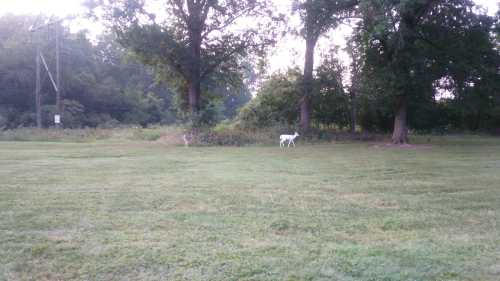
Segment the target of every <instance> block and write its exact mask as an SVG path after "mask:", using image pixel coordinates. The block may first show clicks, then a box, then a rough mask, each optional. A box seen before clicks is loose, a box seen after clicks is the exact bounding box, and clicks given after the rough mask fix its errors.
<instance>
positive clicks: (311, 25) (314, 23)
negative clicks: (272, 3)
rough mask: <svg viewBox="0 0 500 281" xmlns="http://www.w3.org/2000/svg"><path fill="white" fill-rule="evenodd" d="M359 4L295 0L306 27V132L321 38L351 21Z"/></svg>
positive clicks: (302, 105)
mask: <svg viewBox="0 0 500 281" xmlns="http://www.w3.org/2000/svg"><path fill="white" fill-rule="evenodd" d="M357 3H358V1H357V0H339V1H329V0H305V1H298V0H295V2H294V10H296V11H298V12H299V14H300V17H301V19H302V24H303V26H302V29H301V30H300V35H301V36H302V37H303V38H304V39H305V41H306V52H305V59H304V77H303V83H304V84H303V95H302V98H301V100H300V127H301V129H302V130H303V131H308V130H309V128H310V123H311V106H312V105H311V96H312V92H313V88H314V87H313V80H314V77H313V71H314V50H315V48H316V44H317V43H318V39H319V38H320V36H321V35H323V34H324V33H325V32H327V31H328V30H330V29H332V28H335V27H337V26H338V25H339V24H340V23H341V21H342V20H344V19H346V18H348V17H349V16H350V14H351V13H352V11H353V10H354V8H355V6H356V5H357Z"/></svg>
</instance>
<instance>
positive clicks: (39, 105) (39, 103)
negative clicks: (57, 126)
mask: <svg viewBox="0 0 500 281" xmlns="http://www.w3.org/2000/svg"><path fill="white" fill-rule="evenodd" d="M40 88H41V81H40V45H39V44H37V47H36V85H35V102H36V126H37V128H39V129H41V128H42V97H41V93H40V91H41V89H40Z"/></svg>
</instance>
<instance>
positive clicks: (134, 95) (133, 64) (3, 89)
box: [0, 15, 176, 129]
mask: <svg viewBox="0 0 500 281" xmlns="http://www.w3.org/2000/svg"><path fill="white" fill-rule="evenodd" d="M44 20H46V18H44V17H40V18H35V17H30V16H12V15H6V16H2V17H0V61H1V62H2V63H0V127H1V128H2V129H8V128H15V127H19V126H33V125H34V124H35V123H34V122H35V116H34V112H35V102H34V100H35V97H34V84H35V83H34V81H35V75H34V74H35V62H34V60H35V53H36V52H35V50H36V46H35V43H36V41H35V38H33V37H34V36H33V35H32V33H30V32H29V27H30V26H33V25H36V23H37V22H38V23H39V22H43V21H44ZM53 28H54V27H47V28H43V29H40V30H39V32H40V36H39V37H38V38H39V40H40V41H39V42H38V43H40V45H41V49H42V51H43V52H44V55H45V58H46V61H47V64H48V66H49V68H53V66H54V63H55V58H54V52H49V50H53V48H54V40H49V39H53V37H51V36H53ZM59 30H61V36H60V39H61V65H62V73H61V74H62V79H61V82H62V85H63V89H64V90H65V91H64V95H63V101H62V105H63V112H62V113H63V118H62V121H63V125H64V126H65V127H67V128H71V127H83V126H91V127H95V126H106V125H112V124H117V123H118V122H123V123H129V124H140V125H148V124H153V123H167V122H173V121H175V117H176V116H175V115H173V114H172V110H171V109H172V99H171V96H172V94H171V93H170V92H168V91H165V87H164V86H161V84H159V83H157V81H155V80H156V79H155V76H154V75H153V74H152V71H151V69H150V68H148V67H144V66H143V65H142V64H141V63H139V62H137V61H134V60H133V58H131V57H130V56H129V55H128V51H126V50H124V48H123V47H121V46H119V45H118V44H117V43H115V40H114V37H113V36H110V35H106V34H105V35H103V36H101V37H100V38H98V41H97V42H96V44H93V43H91V42H90V40H89V39H88V38H87V36H86V34H85V33H76V34H74V33H70V32H69V30H68V29H67V28H64V27H63V26H60V27H59ZM32 36H33V37H32ZM38 38H37V39H38ZM41 78H42V79H41V82H42V83H41V84H42V85H41V86H42V87H41V88H42V91H41V93H42V102H43V103H42V113H43V114H44V116H43V117H45V118H42V120H43V126H44V127H47V126H51V125H52V122H51V120H53V117H52V116H53V114H54V113H55V112H56V107H55V104H56V101H55V95H54V91H53V89H52V88H51V87H52V86H51V84H50V82H49V77H48V76H47V74H46V73H43V75H42V77H41Z"/></svg>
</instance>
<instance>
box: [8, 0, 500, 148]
mask: <svg viewBox="0 0 500 281" xmlns="http://www.w3.org/2000/svg"><path fill="white" fill-rule="evenodd" d="M183 3H184V1H174V2H165V3H164V5H165V9H166V11H167V12H168V20H166V21H158V20H156V19H155V16H154V14H151V13H150V12H147V11H146V8H145V6H144V3H143V2H142V1H135V0H125V1H118V2H117V1H87V5H88V7H89V11H93V10H95V9H99V10H100V11H104V13H99V14H100V15H101V18H100V20H103V21H106V22H107V24H108V25H109V26H110V27H111V28H110V30H109V32H108V33H107V34H106V35H103V36H101V37H100V38H99V39H98V40H97V41H96V42H92V41H91V40H89V39H88V38H87V36H86V34H85V33H84V32H81V33H78V34H71V33H70V32H68V30H64V32H63V33H62V35H61V38H62V50H63V51H62V69H63V78H62V83H63V87H62V88H63V98H64V100H63V108H64V112H63V123H64V126H65V127H96V126H108V127H112V126H117V125H119V124H137V125H141V126H147V125H150V124H171V123H175V122H183V123H186V122H189V124H190V125H193V126H199V125H202V126H205V125H208V126H212V125H215V124H217V123H219V122H220V121H222V120H231V124H232V125H235V126H238V127H239V128H242V129H252V130H253V129H258V128H263V127H275V126H282V125H284V126H287V127H295V128H300V129H301V133H307V132H309V131H312V129H318V128H319V129H321V128H335V129H343V130H347V129H349V130H351V131H353V132H354V131H357V130H359V129H362V130H366V131H376V132H390V131H392V132H393V138H392V140H393V142H395V143H404V142H406V141H407V138H408V131H409V130H413V131H419V132H426V133H429V132H436V133H446V132H454V131H484V132H494V133H500V12H499V13H497V15H496V16H488V15H486V14H484V13H481V12H479V11H478V9H477V7H476V6H475V5H474V3H473V2H472V1H470V0H444V1H430V0H429V1H427V0H426V1H420V0H409V1H392V0H391V1H389V0H377V1H375V0H345V1H324V0H301V1H299V0H295V1H293V3H294V5H292V8H293V10H292V11H290V13H291V14H292V13H295V14H298V15H299V16H300V19H301V21H302V23H301V26H299V27H293V28H292V27H289V26H286V17H287V16H289V15H279V16H277V15H276V14H275V10H273V9H274V8H273V6H272V5H270V2H269V1H264V0H258V1H244V0H236V1H222V2H220V3H219V4H218V5H215V4H214V3H215V2H212V1H201V2H197V1H195V2H193V3H198V4H196V5H187V6H186V5H184V4H183ZM251 19H253V20H256V19H258V21H256V24H255V25H248V24H246V25H241V23H240V25H239V26H235V23H237V22H238V20H243V22H249V20H251ZM45 20H47V19H40V18H34V17H27V16H4V17H2V18H0V128H15V127H20V126H34V125H35V114H34V112H35V108H34V107H35V98H34V86H35V85H34V84H35V83H34V81H35V77H34V75H35V69H34V67H35V63H34V61H35V60H34V56H35V48H36V44H40V45H41V46H42V50H43V52H44V54H45V55H46V57H47V61H48V62H49V67H51V68H53V66H54V65H53V64H54V61H55V59H54V52H53V50H54V40H53V36H54V34H53V30H51V29H50V28H46V29H42V30H40V32H38V33H37V35H36V36H35V34H34V33H31V32H29V27H30V26H32V25H37V24H39V23H40V22H43V21H45ZM342 23H349V24H351V26H352V27H353V28H354V32H353V34H352V36H351V38H350V39H349V43H348V46H347V47H346V50H347V52H348V53H349V55H350V56H351V59H352V64H351V65H349V66H345V65H342V64H341V63H340V62H339V59H338V49H336V48H333V49H332V50H331V52H329V53H328V54H326V55H324V56H323V57H322V58H321V60H320V61H319V62H315V61H314V51H315V46H316V44H317V42H318V39H319V38H320V37H321V36H323V35H325V34H327V33H328V32H329V31H331V30H334V29H335V28H336V27H338V26H339V25H340V24H342ZM283 25H285V27H286V29H282V27H283ZM235 27H238V28H235ZM279 30H286V31H287V32H285V33H287V34H290V33H293V34H295V35H296V38H297V42H304V43H305V45H306V46H307V48H306V53H305V60H304V68H302V69H299V68H290V69H289V70H288V71H286V72H284V73H274V74H270V75H268V76H266V78H265V79H261V78H262V77H258V75H257V73H258V72H259V71H261V70H263V69H265V68H266V60H267V59H268V58H267V57H266V54H267V53H268V51H269V50H270V49H272V48H273V47H274V44H275V43H276V42H277V41H278V40H280V38H281V36H282V35H283V33H280V32H278V31H279ZM280 34H281V35H280ZM43 73H44V76H43V79H42V80H43V82H44V83H43V90H42V93H43V102H42V104H43V114H44V116H43V125H44V126H45V127H48V126H51V124H52V116H53V114H54V113H55V100H54V98H55V95H54V91H53V90H52V88H51V84H50V83H49V79H48V77H47V75H46V73H45V72H43ZM346 74H348V75H346ZM346 77H350V78H349V79H348V81H345V80H347V79H345V78H346ZM259 78H260V79H261V80H259ZM258 80H259V81H260V82H262V83H255V82H256V81H258ZM256 85H259V87H258V88H256V87H255V86H256ZM250 89H252V91H255V93H256V95H255V97H254V98H251V90H250Z"/></svg>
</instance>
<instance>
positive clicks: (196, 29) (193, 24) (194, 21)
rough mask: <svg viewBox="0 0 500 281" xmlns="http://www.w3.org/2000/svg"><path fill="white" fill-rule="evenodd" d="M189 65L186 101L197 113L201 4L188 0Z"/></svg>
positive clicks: (199, 89)
mask: <svg viewBox="0 0 500 281" xmlns="http://www.w3.org/2000/svg"><path fill="white" fill-rule="evenodd" d="M188 9H189V19H188V32H189V48H190V50H189V51H190V55H191V58H190V62H189V64H190V66H189V76H190V77H189V79H187V80H188V81H187V82H188V101H189V110H190V111H191V113H197V112H198V111H199V110H200V108H201V42H202V41H203V38H202V32H203V24H204V23H203V21H204V19H202V15H201V14H202V6H200V5H199V4H196V2H191V3H190V2H189V1H188Z"/></svg>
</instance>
